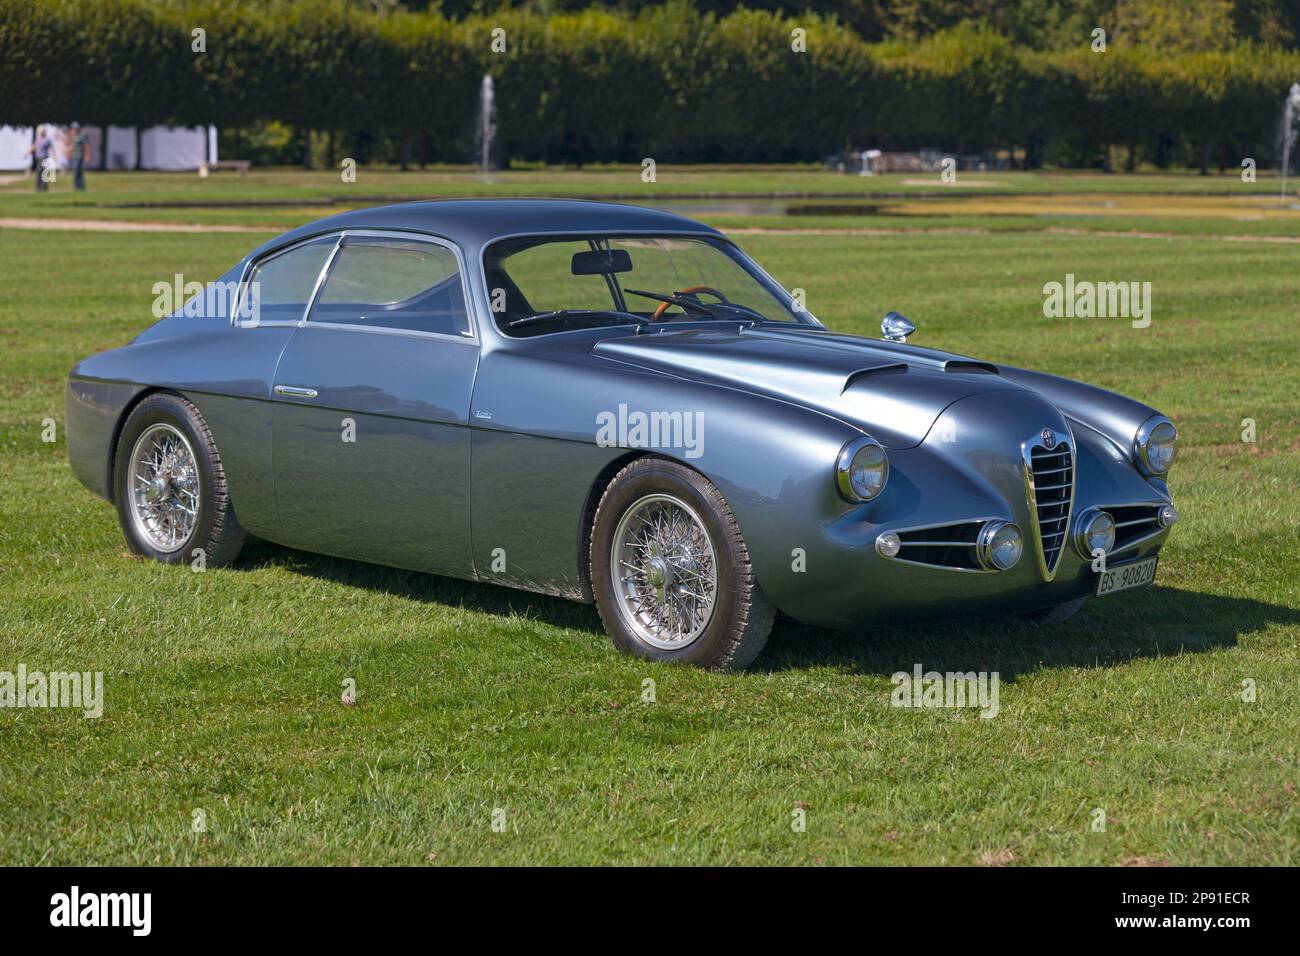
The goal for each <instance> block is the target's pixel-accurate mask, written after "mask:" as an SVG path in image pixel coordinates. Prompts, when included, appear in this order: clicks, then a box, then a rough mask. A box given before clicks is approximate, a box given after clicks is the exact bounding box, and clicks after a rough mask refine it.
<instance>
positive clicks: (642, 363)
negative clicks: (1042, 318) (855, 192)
mask: <svg viewBox="0 0 1300 956" xmlns="http://www.w3.org/2000/svg"><path fill="white" fill-rule="evenodd" d="M591 352H592V354H593V355H596V356H599V357H602V358H606V359H609V360H612V361H617V362H624V363H626V364H628V365H633V366H636V367H639V368H644V369H649V370H653V371H658V372H662V373H665V374H669V375H675V376H679V377H681V378H686V379H690V380H691V381H696V382H705V383H710V384H716V385H721V386H726V387H730V388H735V389H740V390H743V391H746V392H752V393H755V394H759V395H767V396H770V397H772V398H777V399H780V400H783V401H788V402H792V403H794V404H798V405H804V406H806V407H809V408H813V409H816V410H818V411H820V412H823V413H825V414H827V415H831V416H833V417H835V418H839V419H841V420H842V421H846V422H849V423H850V424H853V425H855V426H857V427H858V428H861V429H862V430H864V431H865V432H867V433H868V434H869V435H871V436H872V437H873V438H875V439H876V440H877V441H879V442H880V443H881V444H882V445H885V446H886V447H889V448H910V447H912V446H914V445H917V444H919V443H920V442H921V441H923V440H924V438H925V436H926V434H927V433H928V432H929V430H930V427H931V426H932V425H933V424H934V421H935V419H936V418H938V417H939V415H940V413H941V412H942V411H943V410H944V409H945V408H946V407H948V405H950V404H952V403H953V402H955V401H956V400H957V399H959V398H964V397H965V396H967V395H973V394H977V393H980V392H985V391H990V390H994V389H1013V390H1019V386H1017V385H1012V384H1010V383H1008V382H1006V381H1004V380H1002V379H1001V378H1000V377H998V376H997V374H996V373H997V367H996V366H991V365H987V364H986V363H983V362H975V361H973V360H971V359H966V358H964V357H963V356H958V355H952V354H950V353H947V352H936V351H934V350H932V349H921V348H917V347H915V346H908V345H894V344H893V343H890V344H888V345H885V346H883V347H881V346H877V345H876V343H875V342H873V341H872V340H869V339H861V338H857V337H855V336H850V335H838V334H835V333H831V332H825V331H818V330H815V329H811V328H810V329H808V331H802V330H789V331H781V330H774V329H771V328H770V327H767V328H750V329H746V330H745V331H743V332H739V331H737V330H735V329H728V330H726V331H722V330H716V329H682V330H671V331H670V330H664V331H662V332H656V333H650V334H643V335H631V336H620V337H611V338H608V339H603V340H601V341H600V342H597V343H596V345H595V346H593V347H592V349H591ZM949 365H951V366H952V367H951V368H949ZM990 371H991V372H993V373H994V374H992V375H990V374H988V373H989V372H990ZM962 372H974V373H976V374H959V373H962Z"/></svg>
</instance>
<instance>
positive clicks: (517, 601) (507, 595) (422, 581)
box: [235, 539, 605, 638]
mask: <svg viewBox="0 0 1300 956" xmlns="http://www.w3.org/2000/svg"><path fill="white" fill-rule="evenodd" d="M271 567H275V568H283V569H285V570H287V571H291V572H293V573H294V574H301V575H303V576H305V577H312V578H319V579H321V580H325V581H333V582H335V583H338V584H343V585H346V586H348V587H354V588H364V589H365V590H367V591H373V592H375V593H379V594H391V595H393V596H395V597H399V598H404V599H406V600H409V601H422V602H427V603H432V604H441V605H445V606H446V607H449V608H464V609H465V610H467V611H478V612H481V613H483V614H498V615H503V616H508V615H518V616H523V617H528V618H532V619H534V620H537V621H541V622H543V623H546V624H551V625H554V626H556V627H566V628H571V629H573V630H575V631H585V632H587V633H590V634H593V635H599V636H600V637H602V638H603V637H604V636H605V630H604V628H603V627H602V626H601V623H600V616H599V615H598V614H597V613H596V607H595V605H594V604H580V603H578V602H576V601H568V600H565V599H564V598H559V597H551V596H550V595H546V594H537V593H535V592H532V591H522V590H520V589H518V588H507V587H501V586H500V585H496V584H485V583H480V582H476V581H466V580H462V579H460V578H449V577H444V576H442V575H438V574H426V573H424V572H421V571H404V570H402V569H400V568H389V567H384V566H383V565H379V564H366V563H365V562H363V561H351V560H348V559H347V558H332V557H329V556H327V555H321V554H312V553H311V552H308V551H297V550H294V549H293V548H287V547H282V546H281V545H278V544H272V543H271V542H269V541H263V540H261V539H250V540H249V542H248V544H246V545H245V547H244V550H243V552H242V553H241V554H240V556H239V560H238V561H237V562H236V563H235V569H236V570H239V571H255V570H258V569H259V568H271Z"/></svg>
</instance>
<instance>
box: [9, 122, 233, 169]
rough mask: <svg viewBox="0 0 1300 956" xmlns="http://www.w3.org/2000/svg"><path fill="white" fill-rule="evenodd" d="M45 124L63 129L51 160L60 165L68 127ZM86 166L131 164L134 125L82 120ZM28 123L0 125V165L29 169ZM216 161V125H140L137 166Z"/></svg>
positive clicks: (131, 166)
mask: <svg viewBox="0 0 1300 956" xmlns="http://www.w3.org/2000/svg"><path fill="white" fill-rule="evenodd" d="M44 125H46V126H50V127H53V128H54V129H56V130H59V131H60V132H61V134H62V136H61V137H56V139H58V143H57V148H56V150H55V161H56V163H57V164H58V166H59V168H60V169H62V168H65V167H66V166H67V160H68V146H69V145H70V144H71V142H72V137H71V136H70V135H68V128H67V127H66V126H60V125H58V124H56V123H46V124H44ZM83 132H84V133H85V134H86V140H87V147H88V155H87V157H86V167H87V168H88V169H92V170H93V169H135V168H136V165H137V164H136V135H135V127H133V126H109V127H107V128H105V127H98V126H86V127H83ZM35 135H36V131H35V129H33V128H32V127H31V126H0V169H4V170H23V169H31V166H32V158H31V156H28V155H26V153H27V148H28V147H29V146H31V144H32V141H33V140H34V139H35ZM105 140H107V141H105ZM216 161H217V128H216V127H215V126H150V127H148V128H147V129H143V130H141V131H140V162H139V167H140V168H141V169H155V170H187V169H198V168H199V166H200V165H201V164H207V165H209V166H210V165H212V164H213V163H215V162H216Z"/></svg>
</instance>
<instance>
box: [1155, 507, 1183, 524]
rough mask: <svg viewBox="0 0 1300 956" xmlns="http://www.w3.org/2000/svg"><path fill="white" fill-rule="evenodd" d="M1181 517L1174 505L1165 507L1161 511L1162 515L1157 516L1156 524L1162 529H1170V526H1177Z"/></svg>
mask: <svg viewBox="0 0 1300 956" xmlns="http://www.w3.org/2000/svg"><path fill="white" fill-rule="evenodd" d="M1179 517H1180V515H1179V514H1178V509H1177V508H1175V507H1174V506H1173V505H1165V506H1164V507H1163V508H1161V509H1160V513H1159V514H1157V515H1156V523H1157V524H1159V525H1160V527H1162V528H1168V527H1169V526H1170V525H1172V524H1175V523H1176V522H1177V521H1178V519H1179Z"/></svg>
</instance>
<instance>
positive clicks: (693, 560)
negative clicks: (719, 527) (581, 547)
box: [610, 494, 718, 650]
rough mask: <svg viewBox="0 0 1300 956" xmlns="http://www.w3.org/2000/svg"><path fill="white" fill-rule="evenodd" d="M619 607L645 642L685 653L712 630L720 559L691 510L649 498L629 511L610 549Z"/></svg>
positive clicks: (663, 499) (671, 498) (671, 499)
mask: <svg viewBox="0 0 1300 956" xmlns="http://www.w3.org/2000/svg"><path fill="white" fill-rule="evenodd" d="M610 577H611V579H612V580H613V582H614V585H615V588H614V590H615V594H616V598H617V603H618V608H619V612H620V614H622V616H623V619H624V620H625V621H626V622H627V624H628V626H629V627H630V628H632V630H633V631H635V632H636V634H637V636H638V637H640V638H641V640H643V641H645V642H646V643H647V644H650V645H651V646H653V647H657V648H661V649H663V650H679V649H681V648H683V647H686V646H687V645H689V644H690V643H692V642H693V641H694V640H695V639H696V638H698V637H699V636H700V635H701V634H702V633H704V630H705V628H707V627H708V626H709V622H710V621H711V620H712V618H713V610H714V605H715V604H716V602H717V596H718V557H717V551H716V549H715V548H714V546H713V540H712V538H710V536H709V532H708V530H707V528H705V525H704V522H703V521H701V520H700V516H699V515H698V514H697V513H696V512H695V510H694V509H693V508H691V507H690V505H688V504H686V503H685V502H684V501H682V500H681V499H680V498H676V497H674V496H672V495H666V494H654V495H647V496H646V497H644V498H641V499H639V500H637V501H636V502H634V503H633V504H632V505H631V507H629V508H628V509H627V511H626V512H624V514H623V517H622V519H620V521H619V523H618V527H617V528H616V529H615V531H614V539H613V544H612V547H611V548H610Z"/></svg>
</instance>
